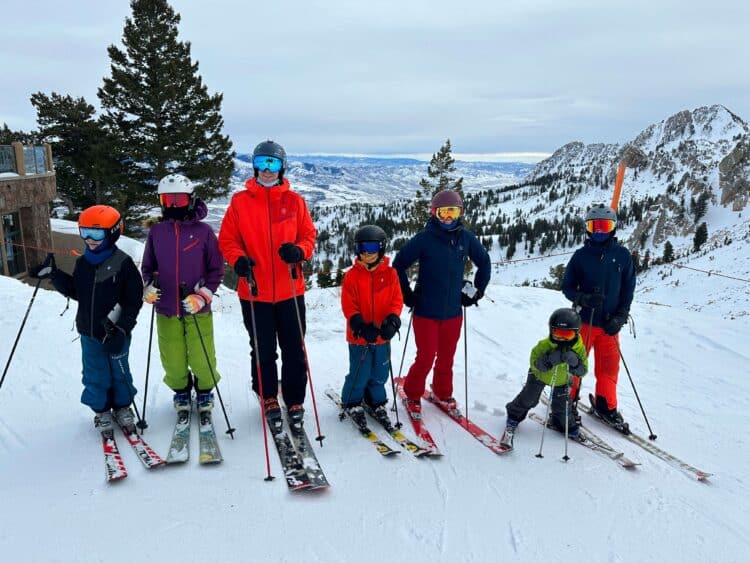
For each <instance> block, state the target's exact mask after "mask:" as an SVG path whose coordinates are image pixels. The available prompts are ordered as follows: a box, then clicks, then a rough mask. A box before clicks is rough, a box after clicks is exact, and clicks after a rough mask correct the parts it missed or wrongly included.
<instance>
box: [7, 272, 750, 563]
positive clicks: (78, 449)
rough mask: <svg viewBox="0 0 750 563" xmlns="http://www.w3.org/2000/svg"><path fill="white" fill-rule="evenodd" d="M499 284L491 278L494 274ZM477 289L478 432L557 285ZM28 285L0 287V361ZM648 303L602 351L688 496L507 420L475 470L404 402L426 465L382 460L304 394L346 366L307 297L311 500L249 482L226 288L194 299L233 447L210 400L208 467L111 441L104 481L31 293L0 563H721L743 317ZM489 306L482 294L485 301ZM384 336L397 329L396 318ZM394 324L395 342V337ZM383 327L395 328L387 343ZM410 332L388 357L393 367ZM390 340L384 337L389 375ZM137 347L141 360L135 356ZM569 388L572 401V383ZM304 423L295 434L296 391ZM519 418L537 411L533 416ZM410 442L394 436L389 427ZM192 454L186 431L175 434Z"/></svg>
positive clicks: (735, 522)
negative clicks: (427, 437)
mask: <svg viewBox="0 0 750 563" xmlns="http://www.w3.org/2000/svg"><path fill="white" fill-rule="evenodd" d="M506 277H507V276H506ZM503 283H505V281H504V279H503V276H502V275H499V276H495V277H494V280H493V282H492V283H491V285H490V287H489V290H488V291H487V297H488V298H487V299H484V300H483V301H482V302H481V304H480V307H477V308H471V309H470V311H469V316H468V319H467V320H468V327H469V330H468V374H469V378H468V385H469V405H470V409H471V410H470V414H471V417H472V418H473V419H474V420H475V421H476V422H477V423H479V424H480V425H482V426H484V427H486V428H487V429H488V430H490V431H491V432H492V433H493V434H495V435H498V434H499V433H500V429H501V426H502V424H503V422H504V405H505V403H506V402H508V401H509V400H510V399H511V398H512V397H513V396H514V395H515V394H516V393H517V392H518V390H519V389H520V388H521V385H522V383H523V381H524V379H525V374H526V369H527V362H528V353H529V350H530V349H531V347H532V346H533V345H534V344H535V343H536V342H537V340H538V339H540V338H542V337H543V336H544V335H545V333H546V321H547V318H548V316H549V314H550V313H551V311H552V310H554V309H555V308H557V307H559V306H563V305H565V304H566V303H565V301H564V299H563V298H562V296H561V295H560V294H559V293H556V292H553V291H548V290H543V289H536V288H519V287H508V286H506V285H501V284H503ZM32 291H33V288H31V287H29V286H27V285H23V284H21V283H20V282H18V281H16V280H13V279H9V278H4V277H0V302H2V303H3V309H2V319H3V337H2V338H1V339H0V360H1V361H2V362H3V365H4V363H5V360H6V358H7V357H8V354H9V352H10V348H11V345H12V341H13V339H14V338H15V334H16V331H17V328H18V326H19V325H20V323H21V319H22V318H23V315H24V312H25V311H26V307H27V305H28V302H29V299H30V297H31V295H32ZM670 296H671V294H670V293H665V295H664V296H663V299H664V305H667V306H666V307H665V306H662V305H652V304H645V303H644V302H643V301H641V300H639V299H636V302H635V304H634V307H633V312H634V314H635V316H636V317H637V318H638V319H639V322H638V338H637V339H636V340H633V339H632V338H631V337H630V336H627V335H626V336H624V337H623V339H622V349H623V354H624V355H625V358H626V360H627V362H628V366H629V368H630V370H631V372H632V375H633V378H634V380H635V382H636V384H637V386H638V391H639V394H640V396H641V399H642V400H643V403H644V406H645V408H646V410H647V413H648V416H649V419H650V422H651V424H652V426H653V428H654V430H655V431H656V433H657V434H658V435H659V438H658V441H657V443H658V444H659V445H661V446H662V447H663V448H666V449H668V450H670V451H671V452H673V453H674V454H676V455H678V456H680V457H683V458H685V459H686V460H687V461H689V462H691V463H693V464H695V465H697V466H699V467H701V468H702V469H705V470H706V471H710V472H713V473H714V477H713V478H712V480H711V482H710V483H707V484H701V483H698V482H697V481H695V480H693V479H691V478H690V477H688V476H686V475H685V474H683V473H681V472H679V471H677V470H675V469H672V468H671V467H669V466H667V465H665V464H664V463H663V462H661V461H659V460H657V459H655V458H653V457H651V456H650V455H649V454H647V453H645V452H643V451H641V450H640V449H638V448H637V447H634V446H633V445H631V444H630V443H629V442H627V441H625V440H623V439H621V438H620V437H618V436H616V435H614V434H612V433H611V432H609V431H608V430H607V429H604V428H600V427H598V426H597V423H596V422H591V423H590V427H591V428H594V429H596V430H597V431H599V432H600V433H601V434H602V435H603V436H605V437H606V438H607V439H608V440H610V441H611V443H612V444H614V445H616V447H618V448H620V449H622V450H623V451H625V453H626V455H627V456H629V457H631V458H634V459H637V460H638V461H640V462H641V463H642V466H641V467H640V469H638V470H637V471H636V472H634V473H629V472H626V471H624V470H623V469H621V468H619V467H618V466H617V465H615V464H614V463H612V462H611V461H609V460H606V459H604V458H601V457H599V456H597V455H596V454H594V453H592V452H590V451H589V450H587V449H584V448H581V447H579V446H577V445H574V444H571V446H570V450H569V453H570V455H571V458H572V459H571V460H570V461H569V462H568V463H564V462H563V461H562V460H561V456H562V454H563V447H564V444H563V440H562V439H561V438H560V437H559V436H557V435H554V434H547V436H546V439H545V443H544V454H545V457H544V459H538V458H536V457H534V454H535V453H537V451H538V449H539V440H540V436H541V430H542V428H541V426H539V425H537V424H536V423H534V422H531V421H527V422H524V423H523V424H522V425H521V427H520V430H519V432H518V434H517V438H516V446H517V449H516V451H514V452H513V453H512V454H510V455H507V456H505V457H497V456H495V455H494V454H492V453H490V452H489V451H488V450H487V449H485V448H484V447H483V446H482V445H481V444H479V443H478V442H477V441H476V440H474V439H473V438H471V437H470V436H469V435H468V434H467V433H466V432H464V431H463V430H462V429H461V428H459V427H458V425H456V424H455V423H453V422H452V421H450V420H448V419H447V418H446V417H444V416H443V415H442V414H440V413H438V412H437V411H436V410H435V409H434V408H433V407H431V406H429V405H428V406H426V407H425V421H426V424H427V425H428V427H429V428H430V430H431V431H432V433H433V435H434V437H435V438H436V440H437V441H438V442H439V444H440V446H441V448H442V450H443V452H444V454H445V456H444V457H443V458H442V459H422V460H418V459H415V458H413V457H411V456H409V455H408V454H402V455H401V456H400V457H398V458H396V459H383V458H381V457H380V456H378V455H377V453H376V452H375V451H374V449H373V448H372V446H371V445H370V444H368V443H367V442H366V441H365V440H363V439H362V438H360V437H359V436H358V435H356V434H355V432H354V431H353V429H352V428H351V427H350V426H349V423H348V422H343V423H342V422H339V420H338V417H337V412H336V410H335V408H334V407H333V406H332V405H331V404H329V403H328V402H327V401H326V399H325V398H324V397H323V393H322V391H323V389H324V388H325V387H326V386H329V385H330V386H334V387H336V388H338V387H339V386H340V385H341V384H342V381H343V377H344V373H345V370H346V358H347V349H346V343H345V337H344V329H345V324H344V319H343V317H342V315H341V312H340V305H339V294H338V290H336V289H328V290H313V291H311V292H308V294H307V296H306V299H307V310H308V335H307V342H308V352H309V354H310V363H311V369H312V377H313V381H314V384H315V390H316V391H317V397H318V405H317V406H318V410H319V414H320V424H321V429H322V432H323V433H324V434H325V435H326V440H325V442H324V447H323V448H317V446H316V449H317V454H318V458H319V460H320V462H321V464H322V465H323V467H324V469H325V471H326V474H327V476H328V478H329V480H330V482H331V483H332V488H331V489H330V490H329V491H326V492H323V493H321V494H293V493H289V492H287V490H286V486H285V484H284V482H283V479H282V478H281V476H280V470H279V465H278V461H277V457H276V455H275V452H274V451H273V450H271V468H272V472H273V474H274V475H275V476H276V477H277V478H276V480H275V481H273V482H270V483H269V482H265V481H264V480H263V478H264V476H265V457H264V449H263V437H262V432H261V426H260V412H259V409H258V406H257V403H256V401H255V399H254V398H253V397H252V396H251V394H250V390H249V384H248V381H249V373H250V363H249V353H248V352H249V347H248V338H247V334H246V332H245V330H244V328H243V327H242V319H241V313H240V308H239V304H238V301H237V297H236V295H235V294H233V293H231V292H228V291H222V292H221V293H220V295H219V296H218V297H217V299H216V300H215V302H214V303H215V323H216V341H217V355H218V368H219V371H220V373H221V374H222V376H223V379H222V382H221V384H220V386H221V391H222V397H223V399H224V402H225V404H226V407H227V411H228V415H229V417H230V419H231V423H232V425H233V426H234V427H235V428H236V429H237V433H236V438H235V440H230V439H229V437H228V436H226V435H224V434H222V431H223V430H224V429H225V424H224V421H223V417H222V416H221V411H220V409H219V407H218V405H217V410H216V414H215V421H216V424H217V429H218V431H219V435H220V440H221V448H222V451H223V454H224V458H225V461H224V463H223V464H221V465H220V466H216V467H200V466H199V465H198V464H197V461H196V460H195V458H194V459H193V460H192V461H191V462H190V463H189V464H187V465H185V466H178V467H167V468H163V469H159V470H155V471H153V472H148V471H146V470H145V469H143V468H142V467H141V465H140V463H139V462H138V460H137V459H136V457H135V455H134V454H133V453H132V452H131V451H130V450H129V449H128V448H127V444H126V443H125V441H124V440H122V439H120V443H121V449H122V450H123V455H124V459H125V462H126V464H127V466H128V469H129V472H130V475H129V477H128V478H127V479H126V480H125V481H123V482H122V483H119V484H116V485H106V484H105V483H104V470H103V464H102V459H101V457H102V456H101V448H100V445H99V440H98V436H97V433H96V432H95V430H94V429H93V425H92V416H91V413H90V412H88V410H87V409H86V408H85V407H83V406H82V405H80V404H79V402H78V401H79V396H80V392H81V384H80V377H81V376H80V345H79V343H78V341H77V340H76V333H75V330H74V328H73V316H74V305H73V307H72V308H71V310H70V311H68V312H67V313H66V314H65V315H64V316H62V318H61V317H60V316H59V315H60V313H61V312H62V311H63V309H64V307H65V299H64V298H63V297H62V296H60V295H58V294H56V293H54V292H51V291H45V290H40V291H39V293H38V295H37V297H36V300H35V302H34V305H33V307H32V309H31V312H30V314H29V317H28V321H27V324H26V328H25V330H24V333H23V335H22V337H21V340H20V343H19V346H18V348H17V350H16V353H15V357H14V359H13V363H12V364H11V367H10V370H9V372H8V376H7V379H6V381H5V383H4V386H3V387H2V389H0V498H2V506H3V509H2V510H1V511H0V531H1V532H0V553H2V554H3V556H2V559H3V560H4V561H33V562H36V561H57V562H65V563H68V562H77V561H108V562H130V561H134V560H148V561H152V560H153V561H156V560H159V561H169V562H171V561H175V562H188V561H223V562H227V563H230V562H248V561H252V562H262V561H288V562H292V561H341V562H348V561H361V562H381V561H383V560H388V561H394V562H401V561H404V562H406V561H410V562H422V561H425V562H446V563H447V562H455V561H475V562H489V561H509V560H510V561H583V560H586V561H639V562H640V561H654V562H657V561H658V562H663V561H684V562H693V561H695V562H703V561H720V562H725V561H726V562H729V561H743V560H744V559H745V555H744V554H746V553H747V550H748V547H750V541H748V537H750V514H749V512H750V510H749V509H748V506H747V502H746V500H745V499H747V498H748V495H749V494H750V490H749V487H748V485H749V484H750V478H748V475H747V468H748V466H749V462H750V453H748V452H750V444H749V443H748V437H747V433H746V432H745V431H744V429H746V428H747V427H748V425H750V415H749V414H748V409H747V408H746V407H745V404H746V398H745V397H746V392H745V387H746V386H745V382H744V378H743V377H742V374H744V373H745V372H746V371H747V366H748V364H749V363H750V354H748V353H747V346H746V340H747V335H748V334H750V319H749V318H748V317H744V318H741V319H737V320H734V321H728V320H723V319H721V318H719V317H718V316H716V315H713V314H711V312H710V311H705V310H704V311H703V312H700V313H699V312H693V311H686V310H683V309H682V308H681V307H679V306H678V305H679V303H677V302H676V301H671V300H669V299H670ZM490 299H492V301H490ZM150 314H151V311H150V310H149V309H148V308H147V307H144V309H143V310H142V311H141V315H140V319H139V323H138V325H137V327H136V329H135V332H134V338H133V345H132V348H131V355H130V364H131V368H132V371H133V373H134V376H135V381H136V384H137V386H138V388H139V390H140V393H139V395H138V401H139V406H140V401H141V400H142V398H143V385H144V374H145V369H146V350H147V345H148V327H149V318H150ZM402 319H403V321H404V327H406V325H407V322H408V316H407V314H406V313H404V315H402ZM404 332H405V329H404ZM404 336H405V334H403V335H402V337H404ZM413 340H414V339H413V336H412V338H410V339H409V345H408V346H407V350H406V362H405V365H406V366H408V365H409V363H410V361H411V359H412V358H413V355H414V348H413V345H412V343H413ZM402 342H403V340H401V341H398V340H396V341H395V342H394V351H393V359H394V364H395V367H396V369H397V368H398V364H399V361H400V357H401V349H402ZM155 348H156V346H155ZM462 350H463V344H462V343H460V344H459V352H458V353H457V355H456V364H455V372H456V374H455V394H456V396H457V398H458V399H459V402H460V403H461V404H464V402H465V396H464V391H463V390H464V384H463V374H464V368H465V364H464V359H463V353H462ZM161 375H162V372H161V369H160V366H159V361H158V352H157V351H156V349H155V350H154V351H153V357H152V362H151V375H150V388H149V392H148V404H147V420H148V423H149V428H148V430H147V431H146V434H145V438H146V439H147V440H148V441H149V442H150V444H151V445H152V446H153V447H154V448H156V450H157V451H158V452H160V453H165V449H166V447H167V444H168V442H169V438H170V434H171V427H172V422H173V418H174V412H173V409H172V406H171V394H170V392H169V391H168V389H167V388H166V387H165V386H164V384H163V383H161V381H160V379H161ZM621 375H622V380H621V383H620V387H619V389H620V397H621V408H622V411H623V412H624V414H625V416H626V418H627V419H628V420H629V421H630V422H631V425H632V427H633V428H635V429H636V431H638V432H645V425H644V423H643V419H642V418H641V416H640V414H639V410H638V407H637V403H636V402H635V398H634V395H633V392H632V390H631V389H630V387H629V384H628V381H627V378H626V376H625V374H624V373H622V374H621ZM592 386H593V377H587V378H586V380H585V383H584V392H588V391H589V390H591V389H592ZM307 410H308V416H307V423H306V424H307V427H308V431H309V432H310V433H314V432H315V423H314V418H313V416H312V410H313V409H312V404H311V402H310V397H309V394H308V401H307ZM537 412H540V413H541V414H543V412H544V411H543V409H542V407H538V408H537ZM405 431H406V432H407V433H408V434H411V432H410V430H409V429H408V428H405ZM192 438H193V444H192V446H193V448H197V434H196V431H195V430H194V431H193V436H192Z"/></svg>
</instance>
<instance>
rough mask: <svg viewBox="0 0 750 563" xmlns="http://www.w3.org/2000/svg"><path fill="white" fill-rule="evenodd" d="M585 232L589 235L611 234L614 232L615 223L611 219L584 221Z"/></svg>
mask: <svg viewBox="0 0 750 563" xmlns="http://www.w3.org/2000/svg"><path fill="white" fill-rule="evenodd" d="M586 230H587V231H588V232H590V233H611V232H612V231H614V230H615V222H614V221H613V220H612V219H592V220H591V221H586Z"/></svg>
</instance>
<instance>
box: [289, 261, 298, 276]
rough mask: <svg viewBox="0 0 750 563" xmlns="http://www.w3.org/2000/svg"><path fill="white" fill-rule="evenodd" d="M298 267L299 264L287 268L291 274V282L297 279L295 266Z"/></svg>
mask: <svg viewBox="0 0 750 563" xmlns="http://www.w3.org/2000/svg"><path fill="white" fill-rule="evenodd" d="M298 265H299V263H297V264H292V265H291V266H289V271H290V272H291V273H292V279H293V280H296V279H297V277H298V276H297V266H298Z"/></svg>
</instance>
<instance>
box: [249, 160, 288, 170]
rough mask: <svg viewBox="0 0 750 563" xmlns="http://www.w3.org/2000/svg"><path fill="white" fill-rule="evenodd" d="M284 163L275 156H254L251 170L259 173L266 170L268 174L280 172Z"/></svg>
mask: <svg viewBox="0 0 750 563" xmlns="http://www.w3.org/2000/svg"><path fill="white" fill-rule="evenodd" d="M283 164H284V163H283V162H282V161H281V159H280V158H276V157H275V156H256V157H253V168H255V169H256V170H260V171H261V172H265V171H266V170H268V171H269V172H274V173H275V172H278V171H279V170H281V167H282V165H283Z"/></svg>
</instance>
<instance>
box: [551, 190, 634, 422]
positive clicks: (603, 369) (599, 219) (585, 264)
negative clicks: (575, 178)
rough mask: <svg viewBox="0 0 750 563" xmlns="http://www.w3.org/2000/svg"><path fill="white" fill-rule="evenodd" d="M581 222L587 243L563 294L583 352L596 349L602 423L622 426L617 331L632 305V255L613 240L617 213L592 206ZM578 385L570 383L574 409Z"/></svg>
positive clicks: (597, 398) (597, 397)
mask: <svg viewBox="0 0 750 563" xmlns="http://www.w3.org/2000/svg"><path fill="white" fill-rule="evenodd" d="M584 221H585V225H586V234H587V236H588V239H587V240H586V241H585V242H584V245H583V247H582V248H579V249H578V250H576V252H575V253H574V254H573V257H572V258H571V259H570V262H568V265H567V267H566V268H565V275H564V276H563V281H562V292H563V293H564V294H565V297H567V298H568V299H570V300H571V301H572V302H573V305H574V306H576V307H577V308H578V309H579V313H580V315H581V319H582V320H583V325H582V327H581V334H582V335H583V341H584V343H585V345H586V352H587V353H588V351H589V350H591V348H592V347H593V348H594V375H595V377H596V394H595V397H594V408H595V409H596V412H597V413H598V414H599V415H600V416H601V417H602V418H603V419H604V420H605V421H607V422H608V423H610V424H612V425H614V426H617V427H621V428H622V426H623V424H624V420H623V417H622V415H621V414H620V412H619V411H618V410H617V376H618V373H619V371H620V351H619V337H618V333H619V332H620V329H621V328H622V326H623V325H624V324H625V323H626V322H627V320H628V315H629V313H630V304H631V303H632V302H633V292H634V290H635V268H634V266H633V258H632V257H631V255H630V252H629V251H628V250H627V249H626V248H625V247H624V246H622V245H621V244H619V243H618V242H617V239H616V238H615V231H616V228H617V214H616V213H615V212H614V210H613V209H612V208H611V207H608V206H607V205H605V204H603V203H598V204H594V205H593V206H592V207H591V209H589V211H588V213H586V217H585V219H584ZM579 386H580V382H579V381H578V380H574V383H573V387H572V389H571V395H572V397H573V399H574V401H575V403H574V405H575V404H577V401H578V394H579ZM576 415H577V413H576Z"/></svg>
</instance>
